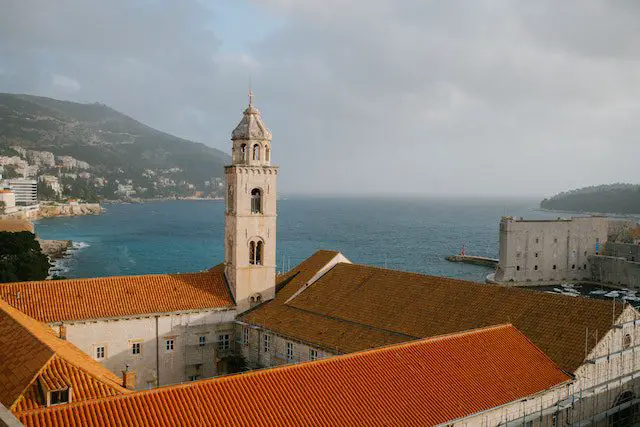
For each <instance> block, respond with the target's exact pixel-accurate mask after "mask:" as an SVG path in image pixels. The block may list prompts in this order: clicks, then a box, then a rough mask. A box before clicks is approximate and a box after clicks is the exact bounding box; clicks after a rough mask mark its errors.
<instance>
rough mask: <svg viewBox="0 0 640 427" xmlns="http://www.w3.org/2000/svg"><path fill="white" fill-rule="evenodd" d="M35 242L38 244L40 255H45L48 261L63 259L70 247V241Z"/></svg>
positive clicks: (39, 240) (40, 240)
mask: <svg viewBox="0 0 640 427" xmlns="http://www.w3.org/2000/svg"><path fill="white" fill-rule="evenodd" d="M36 240H37V241H38V243H39V244H40V249H41V250H42V253H43V254H45V255H47V256H48V257H49V259H50V260H55V259H59V258H62V257H64V255H65V253H66V252H67V250H68V249H69V248H71V246H72V242H71V240H42V239H36Z"/></svg>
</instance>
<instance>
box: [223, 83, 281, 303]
mask: <svg viewBox="0 0 640 427" xmlns="http://www.w3.org/2000/svg"><path fill="white" fill-rule="evenodd" d="M243 114H244V115H243V117H242V120H241V121H240V123H239V124H238V126H237V127H236V128H235V129H234V131H233V133H232V134H231V141H232V142H233V148H232V150H231V159H232V161H231V165H229V166H225V178H226V185H227V194H226V198H225V199H226V206H225V207H226V213H225V224H224V234H225V236H224V237H225V246H224V264H225V275H226V278H227V282H228V283H229V286H230V288H231V291H232V292H233V296H234V297H235V300H236V304H237V308H238V313H242V312H243V311H245V310H247V309H249V308H251V307H253V306H254V305H256V304H259V303H260V302H263V301H266V300H269V299H272V298H274V297H275V280H276V194H277V193H276V180H277V177H278V167H277V166H271V132H269V129H267V127H266V126H265V124H264V122H263V121H262V117H261V116H260V111H258V109H257V108H255V107H254V106H253V93H252V92H251V91H249V106H248V107H247V109H246V110H244V113H243Z"/></svg>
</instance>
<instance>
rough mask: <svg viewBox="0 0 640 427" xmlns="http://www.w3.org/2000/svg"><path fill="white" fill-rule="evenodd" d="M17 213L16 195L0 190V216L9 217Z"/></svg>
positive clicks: (9, 191) (10, 191)
mask: <svg viewBox="0 0 640 427" xmlns="http://www.w3.org/2000/svg"><path fill="white" fill-rule="evenodd" d="M16 211H17V209H16V194H15V193H14V192H13V191H12V190H8V189H0V214H2V215H7V214H12V213H15V212H16Z"/></svg>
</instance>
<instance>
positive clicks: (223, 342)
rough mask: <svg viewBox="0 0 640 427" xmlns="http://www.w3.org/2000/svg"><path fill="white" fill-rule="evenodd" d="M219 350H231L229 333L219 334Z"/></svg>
mask: <svg viewBox="0 0 640 427" xmlns="http://www.w3.org/2000/svg"><path fill="white" fill-rule="evenodd" d="M218 350H229V334H220V335H218Z"/></svg>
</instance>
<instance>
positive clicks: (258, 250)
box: [256, 241, 264, 265]
mask: <svg viewBox="0 0 640 427" xmlns="http://www.w3.org/2000/svg"><path fill="white" fill-rule="evenodd" d="M263 251H264V243H262V241H258V243H257V244H256V265H262V260H263V253H262V252H263Z"/></svg>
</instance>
